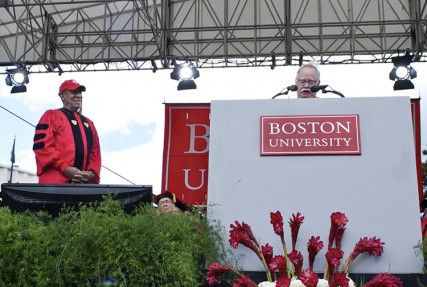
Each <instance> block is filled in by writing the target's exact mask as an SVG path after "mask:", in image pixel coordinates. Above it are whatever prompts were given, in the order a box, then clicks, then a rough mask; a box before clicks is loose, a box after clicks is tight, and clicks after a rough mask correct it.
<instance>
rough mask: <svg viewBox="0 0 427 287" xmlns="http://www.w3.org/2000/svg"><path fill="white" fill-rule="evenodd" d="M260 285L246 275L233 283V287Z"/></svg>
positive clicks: (255, 286) (254, 286)
mask: <svg viewBox="0 0 427 287" xmlns="http://www.w3.org/2000/svg"><path fill="white" fill-rule="evenodd" d="M257 286H258V285H257V284H256V283H255V282H254V281H252V279H251V278H249V277H248V276H246V275H241V276H239V277H237V278H236V279H235V280H234V282H233V287H257Z"/></svg>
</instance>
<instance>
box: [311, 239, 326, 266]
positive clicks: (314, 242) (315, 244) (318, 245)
mask: <svg viewBox="0 0 427 287" xmlns="http://www.w3.org/2000/svg"><path fill="white" fill-rule="evenodd" d="M322 248H323V241H322V240H320V236H316V237H314V236H312V237H311V238H310V239H309V240H308V243H307V251H308V263H309V267H310V269H311V270H313V264H314V258H316V255H317V253H319V251H320V250H321V249H322Z"/></svg>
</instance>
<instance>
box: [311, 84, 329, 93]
mask: <svg viewBox="0 0 427 287" xmlns="http://www.w3.org/2000/svg"><path fill="white" fill-rule="evenodd" d="M327 87H328V85H320V86H313V87H311V88H310V92H312V93H317V92H318V91H320V90H322V91H323V90H324V89H326V88H327Z"/></svg>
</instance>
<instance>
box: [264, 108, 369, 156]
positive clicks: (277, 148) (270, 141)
mask: <svg viewBox="0 0 427 287" xmlns="http://www.w3.org/2000/svg"><path fill="white" fill-rule="evenodd" d="M260 140H261V151H260V154H261V155H295V154H299V155H304V154H310V155H313V154H321V155H325V154H329V155H332V154H342V155H348V154H353V155H360V153H361V151H360V130H359V115H315V116H307V115H304V116H261V139H260Z"/></svg>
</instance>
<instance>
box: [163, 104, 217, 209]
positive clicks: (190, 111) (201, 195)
mask: <svg viewBox="0 0 427 287" xmlns="http://www.w3.org/2000/svg"><path fill="white" fill-rule="evenodd" d="M209 114H210V104H165V136H164V138H165V140H164V146H163V171H162V192H164V191H165V190H168V191H171V192H173V193H175V195H176V196H177V197H178V198H179V199H180V200H182V201H183V202H185V203H187V204H192V205H205V204H206V201H207V190H208V158H209V124H210V121H209Z"/></svg>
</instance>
